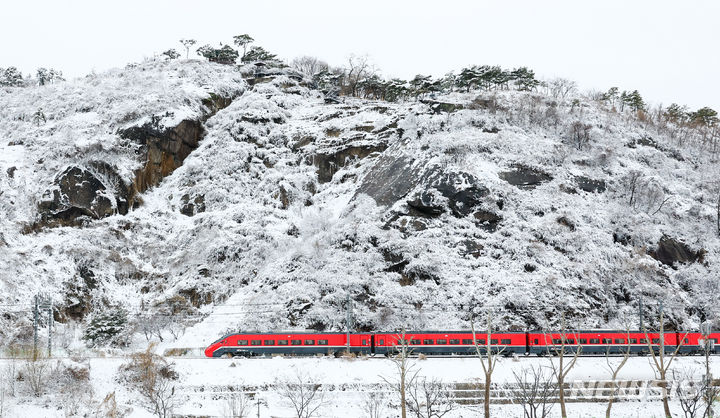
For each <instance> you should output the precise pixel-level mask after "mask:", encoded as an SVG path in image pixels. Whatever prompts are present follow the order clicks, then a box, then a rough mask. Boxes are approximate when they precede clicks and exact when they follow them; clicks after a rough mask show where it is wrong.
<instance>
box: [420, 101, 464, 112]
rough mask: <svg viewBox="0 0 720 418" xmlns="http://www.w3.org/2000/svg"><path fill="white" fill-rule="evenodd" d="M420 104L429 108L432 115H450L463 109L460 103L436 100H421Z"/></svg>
mask: <svg viewBox="0 0 720 418" xmlns="http://www.w3.org/2000/svg"><path fill="white" fill-rule="evenodd" d="M421 102H422V103H425V104H426V105H428V106H430V109H432V111H433V112H434V113H452V112H457V111H458V110H462V109H464V108H465V106H463V105H462V104H460V103H446V102H440V101H437V100H421Z"/></svg>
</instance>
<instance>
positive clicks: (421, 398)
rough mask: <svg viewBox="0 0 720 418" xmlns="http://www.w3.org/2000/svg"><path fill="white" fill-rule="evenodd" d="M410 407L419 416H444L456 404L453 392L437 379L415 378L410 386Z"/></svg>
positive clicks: (435, 417) (421, 417)
mask: <svg viewBox="0 0 720 418" xmlns="http://www.w3.org/2000/svg"><path fill="white" fill-rule="evenodd" d="M408 395H409V398H410V399H409V401H408V409H409V410H410V412H412V413H414V414H415V416H416V417H417V418H442V417H443V416H445V415H446V414H448V413H449V412H450V411H452V410H453V408H454V406H455V402H454V401H455V399H454V396H453V393H452V392H450V391H449V390H447V389H446V388H445V387H444V386H443V384H442V382H441V381H440V380H437V379H431V380H428V378H427V377H422V378H419V379H415V380H414V381H413V384H412V385H411V386H410V387H409V388H408Z"/></svg>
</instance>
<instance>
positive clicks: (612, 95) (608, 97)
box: [602, 87, 620, 106]
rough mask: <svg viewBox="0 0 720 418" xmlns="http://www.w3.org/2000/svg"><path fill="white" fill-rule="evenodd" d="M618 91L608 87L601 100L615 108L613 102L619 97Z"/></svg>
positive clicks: (615, 88)
mask: <svg viewBox="0 0 720 418" xmlns="http://www.w3.org/2000/svg"><path fill="white" fill-rule="evenodd" d="M619 91H620V89H618V88H617V87H610V89H608V91H607V92H605V93H603V96H602V99H603V100H604V101H606V102H610V104H611V105H613V106H615V102H616V101H617V99H618V97H619Z"/></svg>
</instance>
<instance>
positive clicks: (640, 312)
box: [638, 295, 645, 331]
mask: <svg viewBox="0 0 720 418" xmlns="http://www.w3.org/2000/svg"><path fill="white" fill-rule="evenodd" d="M638 316H639V317H640V331H643V330H644V329H645V325H644V324H643V304H642V295H640V300H639V305H638Z"/></svg>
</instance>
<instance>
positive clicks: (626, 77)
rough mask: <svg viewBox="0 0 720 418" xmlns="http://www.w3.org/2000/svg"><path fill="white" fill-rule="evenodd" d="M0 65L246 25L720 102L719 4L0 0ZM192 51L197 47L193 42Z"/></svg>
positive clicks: (287, 44)
mask: <svg viewBox="0 0 720 418" xmlns="http://www.w3.org/2000/svg"><path fill="white" fill-rule="evenodd" d="M2 3H4V4H2V6H0V67H7V66H11V65H13V66H16V67H18V68H20V69H21V70H22V71H23V73H28V72H31V71H34V70H35V68H37V67H40V66H47V67H54V68H57V69H59V70H62V71H63V72H64V73H65V74H66V75H69V76H81V75H85V74H87V73H88V72H90V71H91V70H95V71H98V72H99V71H102V70H105V69H107V68H111V67H118V66H124V65H125V64H126V63H128V62H135V61H140V60H142V59H143V57H147V56H152V55H153V54H154V53H159V52H162V51H164V50H166V49H169V48H176V49H178V50H181V49H182V47H181V46H180V44H179V43H178V40H179V39H181V38H195V39H197V40H198V45H197V46H199V45H202V44H205V43H212V44H218V43H219V42H225V43H231V42H232V36H233V35H237V34H241V33H248V34H250V35H251V36H253V37H254V38H255V39H256V41H257V43H258V44H259V45H262V46H263V47H265V48H266V49H268V50H270V51H271V52H273V53H276V54H278V56H279V57H281V58H284V59H291V58H293V57H295V56H298V55H314V56H317V57H319V58H321V59H324V60H325V61H327V62H329V63H330V64H331V65H340V64H342V63H343V62H344V61H345V60H346V58H347V56H348V55H349V54H351V53H357V54H365V53H367V54H369V55H370V57H371V58H372V60H373V62H374V63H375V64H376V65H377V66H378V67H379V68H380V69H381V70H382V73H383V74H384V75H385V76H393V77H395V76H397V77H402V78H410V77H412V76H414V75H415V74H416V73H423V74H432V75H435V76H438V75H442V74H445V73H446V72H448V71H451V70H456V71H457V70H460V69H461V68H462V67H463V66H467V65H470V64H499V65H502V66H504V67H513V66H520V65H526V66H528V67H530V68H532V69H534V70H535V71H536V73H537V74H538V75H539V76H541V77H548V78H549V77H554V76H561V77H566V78H570V79H573V80H575V81H577V82H578V84H579V85H580V86H581V87H582V88H586V89H589V88H595V89H600V90H606V89H607V88H608V87H611V86H618V87H620V88H621V89H638V90H639V91H640V92H641V93H642V94H643V96H644V97H645V98H646V100H650V101H652V102H655V103H658V102H660V103H665V104H669V103H670V102H678V103H681V104H687V105H689V106H690V107H691V108H697V107H701V106H705V105H708V106H711V107H713V108H715V109H716V110H720V82H719V81H718V77H719V76H720V53H719V52H718V51H719V50H720V45H718V44H719V43H720V1H719V0H676V1H667V0H624V1H618V0H593V1H591V0H542V1H541V0H515V1H513V0H504V1H502V0H498V1H495V0H493V1H489V0H476V1H459V0H436V1H425V0H416V1H392V0H385V1H378V0H360V1H352V2H348V1H343V0H334V1H333V0H295V1H279V0H278V1H272V0H256V1H241V0H235V1H218V0H215V1H212V0H193V1H191V0H143V1H138V0H19V1H10V0H2ZM197 46H196V47H197Z"/></svg>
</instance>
